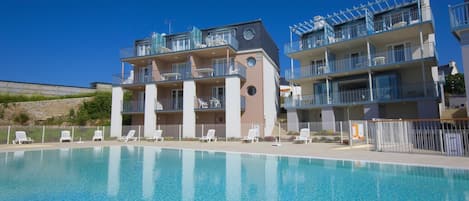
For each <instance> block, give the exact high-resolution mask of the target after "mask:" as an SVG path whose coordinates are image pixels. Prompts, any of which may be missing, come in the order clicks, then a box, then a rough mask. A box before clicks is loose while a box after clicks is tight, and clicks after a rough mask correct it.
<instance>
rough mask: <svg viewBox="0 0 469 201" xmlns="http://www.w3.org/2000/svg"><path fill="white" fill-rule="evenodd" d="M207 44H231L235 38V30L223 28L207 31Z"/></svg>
mask: <svg viewBox="0 0 469 201" xmlns="http://www.w3.org/2000/svg"><path fill="white" fill-rule="evenodd" d="M206 40H207V41H206V42H207V45H208V46H219V45H226V44H233V41H234V40H236V39H235V30H234V29H224V30H217V31H214V32H210V33H208V36H207V39H206Z"/></svg>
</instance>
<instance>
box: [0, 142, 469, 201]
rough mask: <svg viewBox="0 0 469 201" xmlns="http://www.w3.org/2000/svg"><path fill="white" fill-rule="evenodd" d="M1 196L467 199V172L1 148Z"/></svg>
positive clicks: (191, 153)
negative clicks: (15, 150) (4, 149)
mask: <svg viewBox="0 0 469 201" xmlns="http://www.w3.org/2000/svg"><path fill="white" fill-rule="evenodd" d="M0 200H3V201H7V200H47V201H53V200H230V201H231V200H469V171H468V170H456V169H444V168H431V167H415V166H403V165H390V164H378V163H366V162H352V161H340V160H321V159H308V158H294V157H279V156H268V155H267V156H266V155H254V154H237V153H224V152H207V151H195V150H177V149H160V148H157V147H149V146H111V147H94V148H80V149H58V150H40V151H24V152H22V151H20V152H8V153H0Z"/></svg>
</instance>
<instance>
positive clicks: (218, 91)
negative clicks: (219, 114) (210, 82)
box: [210, 86, 225, 107]
mask: <svg viewBox="0 0 469 201" xmlns="http://www.w3.org/2000/svg"><path fill="white" fill-rule="evenodd" d="M224 102H225V87H223V86H217V87H212V97H211V99H210V103H211V104H212V107H224Z"/></svg>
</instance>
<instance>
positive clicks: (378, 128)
mask: <svg viewBox="0 0 469 201" xmlns="http://www.w3.org/2000/svg"><path fill="white" fill-rule="evenodd" d="M375 127H376V148H375V149H376V151H381V135H382V130H381V128H382V125H381V122H375Z"/></svg>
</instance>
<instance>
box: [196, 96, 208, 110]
mask: <svg viewBox="0 0 469 201" xmlns="http://www.w3.org/2000/svg"><path fill="white" fill-rule="evenodd" d="M197 101H198V102H199V108H208V103H207V102H205V101H203V100H202V99H200V98H198V99H197Z"/></svg>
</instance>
